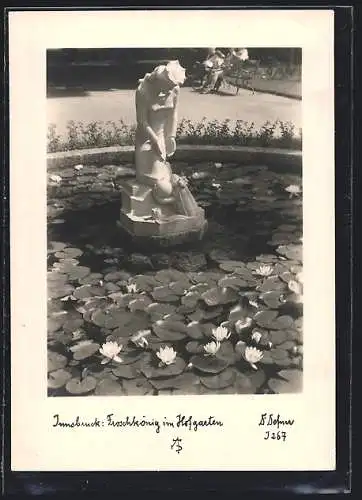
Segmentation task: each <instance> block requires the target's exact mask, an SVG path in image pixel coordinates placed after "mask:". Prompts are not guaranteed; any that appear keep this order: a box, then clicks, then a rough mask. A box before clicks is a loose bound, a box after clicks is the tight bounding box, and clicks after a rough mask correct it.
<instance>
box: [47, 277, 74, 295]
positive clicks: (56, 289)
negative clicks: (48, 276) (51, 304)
mask: <svg viewBox="0 0 362 500" xmlns="http://www.w3.org/2000/svg"><path fill="white" fill-rule="evenodd" d="M73 290H74V287H73V286H72V285H69V284H64V283H62V282H54V281H53V282H50V283H48V298H51V299H60V298H62V297H66V296H68V295H71V294H72V293H73Z"/></svg>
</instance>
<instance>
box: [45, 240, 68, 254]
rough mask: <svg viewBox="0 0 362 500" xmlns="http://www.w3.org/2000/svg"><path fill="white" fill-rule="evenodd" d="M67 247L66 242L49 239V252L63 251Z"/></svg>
mask: <svg viewBox="0 0 362 500" xmlns="http://www.w3.org/2000/svg"><path fill="white" fill-rule="evenodd" d="M65 247H66V244H65V243H62V242H61V241H49V242H48V253H56V252H61V251H62V250H63V249H64V248H65Z"/></svg>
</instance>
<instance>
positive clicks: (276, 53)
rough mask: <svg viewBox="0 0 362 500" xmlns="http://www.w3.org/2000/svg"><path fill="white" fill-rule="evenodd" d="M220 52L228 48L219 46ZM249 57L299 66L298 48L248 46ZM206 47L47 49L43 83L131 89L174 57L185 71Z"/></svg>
mask: <svg viewBox="0 0 362 500" xmlns="http://www.w3.org/2000/svg"><path fill="white" fill-rule="evenodd" d="M220 50H222V52H223V53H224V54H227V51H228V50H229V48H227V47H220ZM248 53H249V59H256V60H258V61H260V63H261V65H263V64H264V65H277V64H285V65H300V64H301V62H302V50H301V49H300V48H273V47H268V48H249V47H248ZM206 54H207V49H206V48H102V49H94V48H87V49H73V48H72V49H67V48H64V49H53V50H48V51H47V85H48V88H49V87H53V86H66V87H70V86H82V85H84V84H87V86H88V88H89V86H90V85H93V86H94V87H95V88H96V87H97V86H99V87H101V88H102V87H105V88H106V87H109V86H114V87H115V88H127V87H131V88H133V87H134V86H135V82H137V80H138V79H139V78H142V77H143V76H144V74H145V73H146V72H147V71H151V70H152V69H153V68H154V67H155V66H157V65H158V64H163V63H166V62H167V61H169V60H173V59H178V60H179V61H180V63H181V65H182V66H183V67H185V68H186V71H187V73H189V72H190V71H192V66H193V64H194V63H195V62H196V61H203V60H204V59H205V57H206Z"/></svg>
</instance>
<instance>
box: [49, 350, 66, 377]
mask: <svg viewBox="0 0 362 500" xmlns="http://www.w3.org/2000/svg"><path fill="white" fill-rule="evenodd" d="M67 362H68V359H67V358H66V357H65V356H63V355H62V354H59V353H57V352H54V351H48V372H54V371H55V370H58V369H60V368H64V367H65V366H66V364H67Z"/></svg>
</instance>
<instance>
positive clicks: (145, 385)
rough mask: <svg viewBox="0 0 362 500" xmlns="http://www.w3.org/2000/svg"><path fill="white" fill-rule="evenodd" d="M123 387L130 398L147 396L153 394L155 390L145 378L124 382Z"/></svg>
mask: <svg viewBox="0 0 362 500" xmlns="http://www.w3.org/2000/svg"><path fill="white" fill-rule="evenodd" d="M122 386H123V389H124V390H125V392H126V394H127V395H128V396H146V395H147V394H153V391H154V388H153V387H152V385H151V384H150V382H149V381H148V380H147V379H146V378H145V377H138V378H136V379H134V380H123V381H122Z"/></svg>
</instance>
